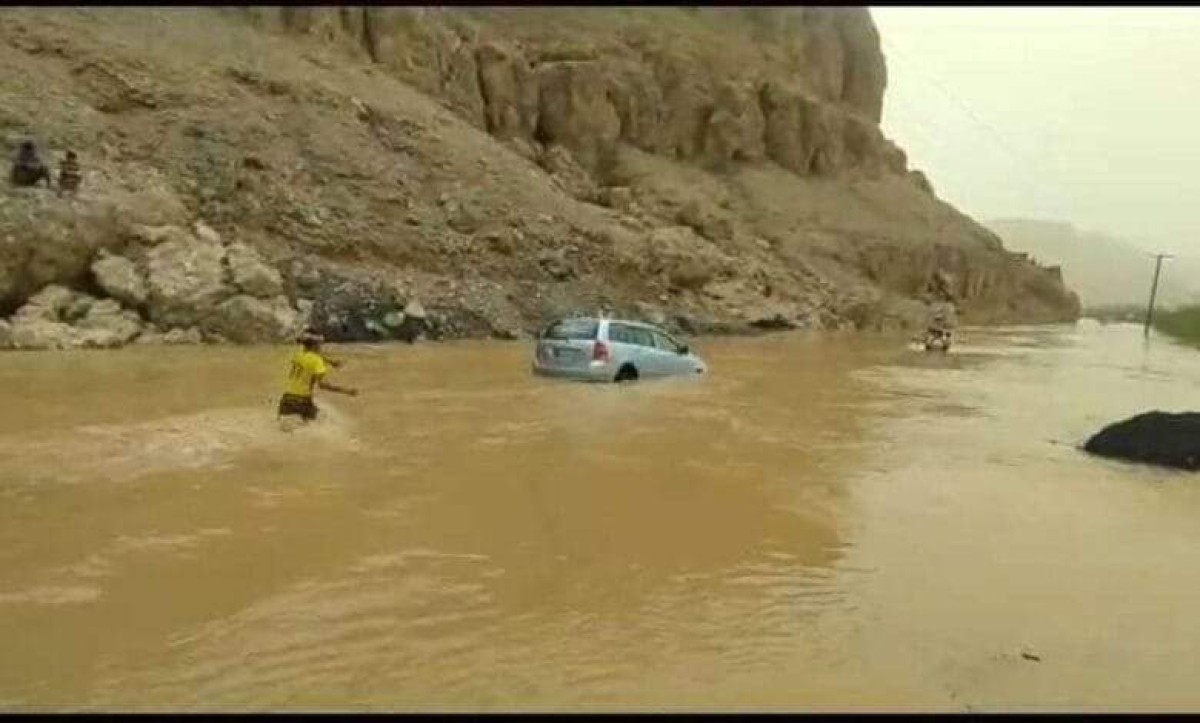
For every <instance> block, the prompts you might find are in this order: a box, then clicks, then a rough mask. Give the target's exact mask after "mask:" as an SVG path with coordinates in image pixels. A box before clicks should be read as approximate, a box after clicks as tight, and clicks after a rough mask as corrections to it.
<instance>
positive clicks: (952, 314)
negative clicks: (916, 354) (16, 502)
mask: <svg viewBox="0 0 1200 723" xmlns="http://www.w3.org/2000/svg"><path fill="white" fill-rule="evenodd" d="M956 325H957V313H956V311H955V308H954V302H953V301H950V300H944V301H936V302H934V304H933V310H932V314H931V315H930V319H929V324H928V326H927V328H926V331H925V347H926V348H927V349H932V348H934V347H941V348H942V350H943V351H945V350H948V349H949V348H950V337H951V334H952V333H953V331H954V327H955V326H956Z"/></svg>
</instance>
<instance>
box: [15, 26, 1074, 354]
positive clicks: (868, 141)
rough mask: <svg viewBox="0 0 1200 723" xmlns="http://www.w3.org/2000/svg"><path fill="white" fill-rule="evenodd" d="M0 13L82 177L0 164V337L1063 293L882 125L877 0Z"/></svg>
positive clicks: (400, 333)
mask: <svg viewBox="0 0 1200 723" xmlns="http://www.w3.org/2000/svg"><path fill="white" fill-rule="evenodd" d="M4 16H5V17H4V23H2V24H0V141H3V143H4V144H6V145H5V148H6V149H7V150H9V151H10V152H11V150H12V149H14V148H15V145H16V143H17V142H19V140H21V139H22V138H25V137H27V136H31V137H33V138H35V139H37V140H38V141H39V143H40V145H41V146H42V148H43V149H44V150H46V151H48V152H49V156H50V158H51V159H52V160H54V161H57V160H58V158H59V157H60V156H61V153H62V152H63V151H65V149H67V148H72V149H74V150H76V151H78V152H79V153H80V155H81V159H82V162H83V167H84V186H83V190H82V191H81V193H80V195H79V196H78V197H77V198H62V199H60V198H58V197H56V196H55V195H54V194H53V193H51V192H49V191H45V190H31V189H21V190H15V191H13V190H10V191H6V192H4V193H2V194H0V239H2V243H3V244H4V246H3V249H2V251H3V253H2V254H0V314H6V315H12V316H11V318H10V319H9V322H8V323H6V324H4V325H0V344H8V345H10V346H38V345H39V341H38V340H39V339H52V341H51V342H47V343H46V344H43V345H49V346H72V345H115V344H119V343H125V342H126V341H128V339H129V338H135V337H137V335H136V334H135V335H134V336H133V337H131V336H130V334H129V333H128V329H129V327H128V326H126V325H124V322H128V323H131V324H133V323H136V324H140V325H141V326H142V328H143V329H146V331H145V332H142V333H141V338H144V339H148V340H159V339H164V338H171V339H176V340H187V339H196V338H208V339H228V340H232V341H270V340H274V339H283V338H287V336H289V335H290V334H291V333H292V332H293V331H294V330H295V328H296V327H297V326H299V325H302V324H305V323H310V324H314V325H316V326H319V327H321V328H323V329H324V330H325V331H326V332H327V333H328V334H330V335H331V336H333V337H335V338H353V339H365V338H397V337H403V338H411V337H412V335H413V334H414V333H417V331H418V330H423V331H424V332H426V333H428V334H430V335H432V336H440V337H453V336H483V335H492V336H504V337H513V336H520V335H523V334H526V333H529V332H532V331H534V330H536V329H537V328H538V327H539V326H540V325H541V324H543V323H544V322H545V321H546V320H548V319H549V318H551V317H553V316H555V315H559V314H563V313H570V312H573V311H586V312H591V311H595V310H596V309H597V308H598V307H600V306H607V307H609V308H611V309H612V310H614V311H616V312H619V313H627V314H632V315H637V316H642V317H645V318H649V319H652V320H656V321H659V322H661V323H666V324H668V325H672V326H676V327H680V328H682V329H683V330H685V331H721V330H728V331H738V330H749V329H753V328H789V327H815V328H839V327H843V326H851V327H859V328H862V327H866V328H881V327H887V326H906V325H911V324H913V323H915V322H916V321H917V320H918V319H919V318H920V317H921V315H922V313H923V311H922V305H921V302H920V297H921V296H922V294H923V293H924V292H925V291H926V289H927V288H928V287H929V285H930V283H931V282H932V281H933V280H934V279H935V278H937V279H939V280H940V281H941V282H942V283H948V284H950V286H951V287H952V290H953V291H954V292H955V293H956V294H957V295H958V296H959V298H960V299H961V300H962V310H963V314H962V315H963V317H964V318H965V319H966V320H967V321H979V322H1003V321H1028V322H1038V321H1053V320H1061V319H1071V318H1074V317H1075V316H1076V315H1077V314H1078V301H1077V299H1076V298H1075V297H1074V295H1073V294H1071V293H1070V292H1069V291H1068V290H1067V289H1066V288H1065V287H1064V286H1063V284H1062V282H1061V278H1060V276H1059V275H1058V274H1057V272H1056V270H1053V269H1046V268H1042V267H1040V266H1038V265H1036V264H1034V263H1032V262H1030V261H1029V260H1028V259H1026V258H1023V257H1021V256H1017V255H1015V254H1011V253H1009V252H1007V251H1005V250H1004V248H1003V246H1002V244H1001V242H1000V240H999V239H998V238H997V237H996V236H995V235H994V234H992V233H991V232H989V231H987V230H985V229H983V228H982V227H980V226H979V225H977V224H975V223H974V222H973V221H972V220H971V219H969V218H966V217H965V216H963V215H962V214H960V213H958V212H957V211H955V210H954V209H953V208H951V207H949V206H948V205H946V204H944V203H942V202H941V201H939V200H938V199H937V198H936V196H935V195H934V192H933V189H932V188H931V187H930V184H929V183H928V182H927V181H926V179H925V178H924V176H923V175H922V174H920V172H918V171H915V170H912V169H910V168H908V164H907V160H906V158H905V156H904V153H903V151H902V150H900V149H899V148H897V147H896V146H895V145H894V144H893V143H891V142H890V141H888V140H887V139H886V138H884V137H883V135H882V133H881V132H880V130H879V125H878V123H879V118H880V114H881V110H882V107H883V103H884V102H885V93H884V91H885V87H886V66H885V63H884V58H883V55H882V53H881V51H880V45H879V38H878V35H877V32H876V30H875V27H874V25H873V23H872V21H871V18H870V15H869V13H868V12H867V11H866V10H865V9H856V8H646V9H625V8H571V9H566V8H515V7H514V8H502V9H444V8H438V9H431V8H386V7H370V8H346V7H322V8H302V7H284V8H229V9H216V8H191V9H184V8H176V9H158V10H154V9H145V8H137V9H134V8H122V9H87V10H83V9H33V10H29V9H24V10H16V9H9V10H5V11H4ZM47 287H50V288H49V289H47ZM57 287H61V289H62V290H59V288H57ZM64 290H65V291H66V292H67V293H69V294H74V296H73V297H71V298H69V299H68V298H65V297H63V295H62V294H63V293H64ZM106 302H112V303H106ZM95 304H103V305H102V306H100V307H98V309H99V311H97V312H96V317H97V318H99V319H102V320H103V323H102V322H100V321H96V320H95V319H93V320H92V321H91V322H86V323H84V322H83V320H85V319H88V318H90V317H89V316H88V314H89V313H90V309H91V308H92V306H94V305H95ZM112 304H116V309H115V310H114V309H112V308H110V307H111V306H112ZM26 307H28V308H26ZM85 307H86V308H85ZM414 320H417V321H420V324H419V325H417V326H414V324H413V323H412V322H413V321H414ZM35 322H36V323H37V324H43V325H54V324H57V325H61V326H43V327H40V329H41V330H40V331H38V330H37V329H34V328H32V327H31V326H30V325H31V324H34V323H35ZM80 324H83V326H84V327H87V326H90V327H92V328H91V329H88V328H82V327H81V326H80ZM105 324H107V327H111V328H110V331H112V333H111V334H109V335H107V336H104V335H97V334H96V333H94V331H95V327H96V326H97V325H101V326H103V325H105ZM48 330H49V331H48ZM67 330H74V331H67ZM101 337H103V338H101Z"/></svg>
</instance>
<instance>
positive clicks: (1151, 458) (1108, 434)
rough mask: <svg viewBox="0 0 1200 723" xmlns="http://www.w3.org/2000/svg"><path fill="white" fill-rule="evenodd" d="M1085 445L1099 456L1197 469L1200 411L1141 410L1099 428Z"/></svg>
mask: <svg viewBox="0 0 1200 723" xmlns="http://www.w3.org/2000/svg"><path fill="white" fill-rule="evenodd" d="M1083 448H1084V450H1085V451H1087V452H1090V453H1091V454H1094V455H1098V456H1100V457H1110V458H1113V459H1123V460H1128V461H1131V462H1145V463H1147V464H1154V465H1160V466H1163V467H1174V468H1178V469H1186V470H1195V469H1197V468H1200V413H1197V412H1183V413H1180V414H1170V413H1168V412H1146V413H1145V414H1139V415H1137V416H1134V417H1130V418H1129V419H1126V420H1124V421H1121V422H1117V423H1115V424H1110V425H1109V426H1107V427H1105V428H1104V429H1102V430H1100V431H1099V432H1097V433H1096V434H1095V435H1094V436H1093V437H1092V438H1091V439H1089V440H1088V441H1087V442H1086V443H1085V444H1084V445H1083Z"/></svg>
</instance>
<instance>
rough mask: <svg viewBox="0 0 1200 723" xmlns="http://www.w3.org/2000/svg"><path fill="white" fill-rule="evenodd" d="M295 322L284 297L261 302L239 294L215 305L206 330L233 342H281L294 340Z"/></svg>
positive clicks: (292, 311)
mask: <svg viewBox="0 0 1200 723" xmlns="http://www.w3.org/2000/svg"><path fill="white" fill-rule="evenodd" d="M298 319H299V315H298V314H297V313H296V310H295V309H293V308H292V307H291V305H289V304H288V300H287V297H284V296H277V297H275V298H273V299H266V300H264V299H256V298H254V297H253V296H249V295H246V294H239V295H237V296H233V297H230V298H228V299H226V300H225V301H222V302H221V303H220V304H218V305H217V307H216V310H215V312H214V314H213V316H212V317H211V319H210V321H209V324H208V329H210V330H211V331H213V332H216V333H218V334H220V335H221V336H223V337H225V338H226V339H228V340H229V341H232V342H235V343H243V344H245V343H255V342H257V343H263V342H276V343H280V342H287V341H291V340H292V339H294V338H295V337H296V335H297V334H298V333H299V331H300V329H299V324H298Z"/></svg>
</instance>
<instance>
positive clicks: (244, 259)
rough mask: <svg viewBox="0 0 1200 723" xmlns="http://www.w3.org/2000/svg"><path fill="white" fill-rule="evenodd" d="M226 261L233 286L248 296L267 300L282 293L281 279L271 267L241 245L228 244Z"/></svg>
mask: <svg viewBox="0 0 1200 723" xmlns="http://www.w3.org/2000/svg"><path fill="white" fill-rule="evenodd" d="M226 260H227V262H228V264H229V273H230V276H231V278H232V280H233V284H234V286H236V287H237V288H238V289H240V290H241V291H243V292H244V293H246V294H249V295H250V296H255V297H258V298H260V299H269V298H271V297H275V296H278V295H279V294H281V293H282V292H283V279H282V278H281V277H280V275H279V272H278V271H276V270H275V268H274V267H273V266H270V265H268V264H267V263H266V262H264V261H263V260H262V257H261V256H259V255H258V252H256V251H255V250H254V249H252V248H250V247H249V246H247V245H246V244H243V243H234V244H230V245H229V247H228V248H227V250H226Z"/></svg>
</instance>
